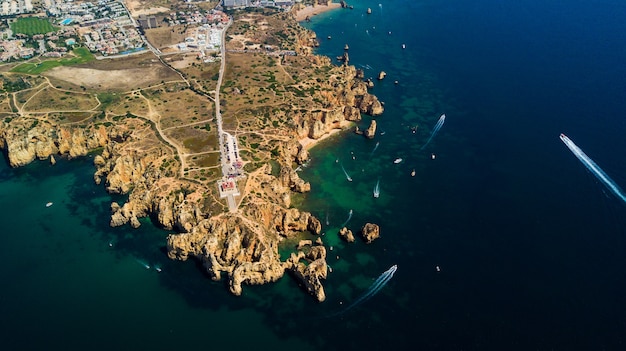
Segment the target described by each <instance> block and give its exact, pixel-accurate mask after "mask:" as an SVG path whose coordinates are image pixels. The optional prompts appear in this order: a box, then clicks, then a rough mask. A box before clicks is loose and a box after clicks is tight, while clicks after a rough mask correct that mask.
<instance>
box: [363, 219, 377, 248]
mask: <svg viewBox="0 0 626 351" xmlns="http://www.w3.org/2000/svg"><path fill="white" fill-rule="evenodd" d="M361 236H363V240H365V243H367V244H369V243H371V242H372V241H374V240H376V239H378V238H379V237H380V227H379V226H378V224H373V223H365V225H364V226H363V228H362V229H361Z"/></svg>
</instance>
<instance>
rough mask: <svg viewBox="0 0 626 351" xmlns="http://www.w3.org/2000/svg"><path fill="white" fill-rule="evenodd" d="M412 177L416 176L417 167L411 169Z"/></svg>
mask: <svg viewBox="0 0 626 351" xmlns="http://www.w3.org/2000/svg"><path fill="white" fill-rule="evenodd" d="M411 177H415V168H413V170H412V171H411Z"/></svg>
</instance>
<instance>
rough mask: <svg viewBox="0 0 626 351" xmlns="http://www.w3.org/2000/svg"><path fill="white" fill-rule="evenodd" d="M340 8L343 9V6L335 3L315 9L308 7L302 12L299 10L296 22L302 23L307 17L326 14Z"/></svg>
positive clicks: (318, 6)
mask: <svg viewBox="0 0 626 351" xmlns="http://www.w3.org/2000/svg"><path fill="white" fill-rule="evenodd" d="M338 8H341V4H339V3H334V2H332V3H330V4H329V5H328V6H326V5H317V6H315V7H313V6H307V7H305V8H303V9H302V10H298V12H296V21H298V22H302V21H304V20H305V19H306V17H307V16H309V17H313V16H315V15H318V14H320V13H324V12H326V11H330V10H334V9H338Z"/></svg>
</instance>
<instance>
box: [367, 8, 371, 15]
mask: <svg viewBox="0 0 626 351" xmlns="http://www.w3.org/2000/svg"><path fill="white" fill-rule="evenodd" d="M371 13H372V9H371V8H369V7H368V8H367V14H368V15H369V14H371Z"/></svg>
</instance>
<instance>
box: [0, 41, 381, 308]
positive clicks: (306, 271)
mask: <svg viewBox="0 0 626 351" xmlns="http://www.w3.org/2000/svg"><path fill="white" fill-rule="evenodd" d="M315 40H316V38H315V34H314V33H312V32H309V35H308V36H306V35H305V36H302V37H300V38H299V41H298V43H299V46H298V47H297V49H296V51H298V52H299V53H300V54H299V55H303V56H304V57H306V58H307V59H308V60H309V61H310V62H312V64H314V65H316V66H317V67H328V68H327V69H328V71H329V80H328V83H327V86H326V87H327V88H328V89H331V92H330V93H328V94H325V95H324V96H325V100H324V101H323V106H324V107H323V108H316V109H309V110H302V109H294V110H291V111H287V112H285V118H286V119H289V120H293V121H295V123H294V124H293V125H291V126H284V127H281V128H282V133H283V134H282V135H283V136H285V137H284V138H281V139H280V140H275V141H274V142H275V144H276V145H277V147H276V156H275V157H274V160H273V161H274V162H275V164H274V165H270V164H269V163H265V164H263V165H261V166H260V167H258V168H256V169H254V170H252V171H250V172H246V174H245V175H244V176H243V177H240V178H239V179H238V185H239V187H240V188H241V189H242V192H241V196H240V197H239V198H238V201H239V202H240V203H239V210H238V211H237V212H236V213H228V212H227V211H225V210H224V209H225V205H224V203H223V200H220V199H219V196H218V194H217V189H216V185H215V183H214V182H200V181H195V180H193V179H187V178H185V177H181V176H180V174H181V172H180V171H181V167H182V164H181V161H180V160H179V159H177V158H176V156H174V155H175V153H173V152H172V149H173V147H172V145H168V143H164V142H163V140H162V136H160V134H159V132H158V131H156V130H155V123H154V121H152V120H150V119H149V118H125V119H122V120H119V121H118V122H117V123H115V124H113V125H110V124H109V125H107V124H101V123H93V124H87V125H82V126H73V125H56V124H54V123H52V122H50V121H46V120H42V121H39V122H38V123H33V119H32V118H23V117H20V118H14V119H12V120H10V121H8V120H6V119H5V120H4V121H3V120H0V148H2V149H3V150H4V151H5V152H6V154H7V157H8V160H9V163H10V165H11V167H20V166H24V165H26V164H28V163H30V162H33V161H34V160H46V159H48V160H50V161H51V162H54V157H55V156H57V155H63V156H66V157H69V158H74V157H80V156H85V155H87V154H88V153H89V152H93V151H96V150H97V152H96V153H97V155H95V156H94V165H95V168H96V170H95V173H94V181H95V182H96V183H97V184H103V186H104V187H105V188H106V191H108V192H110V193H118V194H128V200H127V201H126V202H125V203H123V204H118V203H115V202H114V203H112V204H111V219H110V225H111V226H114V227H115V226H122V225H126V224H129V225H131V226H132V227H138V226H140V225H141V223H140V221H139V219H140V218H143V217H148V216H150V217H151V218H153V219H154V220H155V221H156V222H157V225H159V226H161V227H163V228H165V229H166V230H170V231H173V232H175V233H173V234H170V235H169V236H168V238H167V255H168V257H169V258H171V259H175V260H181V261H185V260H188V259H190V258H191V259H196V260H198V261H200V262H201V263H202V266H203V267H204V268H205V269H206V272H207V273H208V275H209V276H210V277H211V278H212V279H214V280H220V279H222V278H223V276H222V275H223V274H226V279H227V280H228V286H229V289H230V291H231V292H232V293H233V294H235V295H240V294H241V293H242V289H243V285H245V284H249V285H254V284H265V283H268V282H274V281H276V280H278V279H280V278H281V277H282V276H283V275H284V274H285V272H287V271H288V272H290V273H291V274H292V276H293V277H295V278H296V279H298V280H299V281H301V282H302V283H303V285H304V286H305V288H306V290H307V291H308V292H309V293H310V294H311V295H312V296H313V297H314V298H315V299H316V300H318V301H320V302H321V301H324V300H325V297H326V295H325V292H324V287H323V284H322V281H323V280H324V279H325V278H326V276H327V272H328V265H327V263H326V260H325V259H326V248H325V247H324V245H323V242H322V240H321V237H319V236H318V238H317V240H315V243H306V244H304V245H302V246H301V247H298V248H297V249H296V248H294V252H293V253H292V254H291V256H290V257H289V258H288V259H286V260H285V261H281V258H280V255H279V251H278V250H279V246H280V245H281V243H282V242H283V241H285V240H286V239H294V238H298V237H299V235H300V234H301V233H302V232H309V233H311V234H313V235H319V234H320V232H321V227H322V225H321V223H320V221H319V220H318V219H317V218H315V217H314V216H313V215H311V214H310V213H308V212H304V211H300V210H298V209H296V208H292V207H291V195H292V194H293V193H294V192H307V191H310V190H311V187H310V184H308V183H307V182H305V181H303V180H302V179H300V178H299V176H298V174H297V173H296V171H295V170H294V165H296V166H297V165H301V164H303V163H305V162H306V161H307V160H308V151H307V150H308V149H309V148H311V147H313V146H314V145H315V144H316V143H317V142H318V141H319V140H323V139H324V138H325V137H327V136H329V135H331V134H333V133H334V132H336V131H340V130H344V129H346V128H347V127H348V126H349V125H350V124H351V123H353V122H358V121H360V120H361V113H364V114H368V115H371V116H377V115H380V114H382V113H383V110H384V108H383V106H382V104H381V103H380V102H379V101H378V99H377V98H376V97H375V96H374V95H371V94H369V93H368V87H367V83H366V82H364V81H363V80H362V79H361V78H360V77H359V72H357V70H356V69H355V68H354V67H353V66H349V65H347V62H346V63H344V64H343V65H342V66H333V65H332V64H331V60H330V59H329V58H327V57H319V56H315V55H313V54H312V53H311V52H312V46H313V43H314V42H315ZM375 126H376V124H375V122H373V123H372V125H371V126H370V128H369V129H368V130H367V132H366V133H367V136H368V137H372V136H373V134H374V132H375ZM147 145H149V146H147ZM166 164H167V167H165V165H166ZM364 232H367V235H365V234H364V237H365V238H366V240H367V242H371V240H374V238H375V237H377V236H378V227H377V226H376V227H368V228H367V229H366V230H365V229H364Z"/></svg>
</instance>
